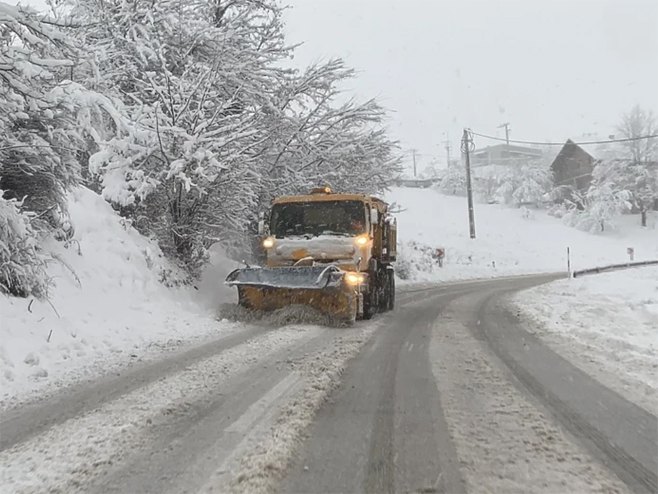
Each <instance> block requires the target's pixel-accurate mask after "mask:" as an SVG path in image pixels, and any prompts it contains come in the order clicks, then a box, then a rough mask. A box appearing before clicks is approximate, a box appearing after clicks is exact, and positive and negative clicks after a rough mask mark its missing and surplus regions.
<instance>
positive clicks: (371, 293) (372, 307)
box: [363, 284, 379, 320]
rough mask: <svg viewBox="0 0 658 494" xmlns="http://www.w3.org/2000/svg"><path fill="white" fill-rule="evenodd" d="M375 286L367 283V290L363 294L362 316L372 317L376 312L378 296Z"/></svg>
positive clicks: (365, 317)
mask: <svg viewBox="0 0 658 494" xmlns="http://www.w3.org/2000/svg"><path fill="white" fill-rule="evenodd" d="M377 293H378V291H377V287H376V286H373V285H372V284H370V285H368V291H367V292H366V293H364V294H363V318H364V319H366V320H368V319H372V316H374V315H375V314H376V313H377V307H378V305H379V297H378V296H377Z"/></svg>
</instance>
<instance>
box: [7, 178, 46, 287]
mask: <svg viewBox="0 0 658 494" xmlns="http://www.w3.org/2000/svg"><path fill="white" fill-rule="evenodd" d="M47 291H48V278H47V275H46V260H45V258H44V256H43V255H42V254H41V253H40V252H39V249H38V241H37V234H36V232H35V231H34V230H33V228H32V226H31V224H30V217H29V216H28V215H27V214H26V213H23V212H21V210H20V203H19V202H18V201H16V200H15V199H9V200H7V199H3V198H2V190H0V292H1V293H5V294H9V295H15V296H19V297H27V296H29V295H33V296H35V297H37V298H43V297H45V296H46V294H47Z"/></svg>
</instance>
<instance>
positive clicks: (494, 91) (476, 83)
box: [286, 0, 658, 162]
mask: <svg viewBox="0 0 658 494" xmlns="http://www.w3.org/2000/svg"><path fill="white" fill-rule="evenodd" d="M287 3H288V4H289V5H290V6H291V8H290V9H289V11H288V12H287V15H286V23H287V30H288V33H289V39H290V41H292V42H304V44H303V46H301V47H300V48H299V50H298V54H297V56H296V60H295V63H296V64H298V65H299V66H303V65H306V64H308V63H310V62H312V61H315V60H318V59H326V58H329V57H342V58H344V59H345V60H346V61H347V62H348V63H349V64H350V65H351V66H352V67H354V68H356V69H357V70H358V71H359V75H358V78H357V79H356V80H354V81H353V82H352V83H351V88H350V89H351V90H353V91H354V92H356V93H357V94H358V95H359V96H360V97H362V98H367V97H371V96H376V97H378V98H379V100H380V101H381V102H382V103H383V104H384V105H385V106H386V107H387V108H389V109H391V110H393V113H392V118H391V121H390V128H391V133H392V134H393V135H394V136H395V137H396V138H397V139H399V140H400V142H401V144H402V146H403V147H404V148H405V149H410V148H417V149H418V150H419V152H420V153H422V159H423V161H425V162H426V161H427V160H428V159H429V157H430V156H433V155H434V156H437V157H439V158H440V159H445V158H444V157H445V150H444V143H443V141H445V140H446V138H447V135H448V134H449V136H450V141H451V143H452V145H453V153H456V149H454V148H455V147H456V146H457V145H458V139H459V137H460V136H461V132H462V129H463V127H470V128H472V129H473V130H476V131H479V132H482V133H486V134H497V135H499V136H504V131H503V130H502V129H497V126H498V125H500V124H501V123H503V122H510V124H511V125H510V127H511V137H512V138H516V139H530V140H559V141H562V140H564V139H566V138H568V137H575V138H577V137H580V136H582V135H583V134H586V133H593V134H594V135H595V136H597V137H607V136H608V135H609V134H611V133H614V127H615V125H616V123H617V122H618V120H619V117H620V115H621V114H622V113H623V112H625V111H627V110H629V109H630V108H631V107H632V106H633V105H634V104H636V103H639V104H640V105H642V106H644V107H646V108H649V109H652V110H653V111H654V113H657V114H658V1H656V0H607V1H606V0H596V1H594V0H591V1H586V0H544V1H539V0H480V1H473V0H466V1H465V0H451V1H443V0H404V1H403V0H287ZM476 144H478V145H479V146H482V145H486V144H489V143H487V142H483V141H482V140H478V141H476ZM453 156H455V155H454V154H453Z"/></svg>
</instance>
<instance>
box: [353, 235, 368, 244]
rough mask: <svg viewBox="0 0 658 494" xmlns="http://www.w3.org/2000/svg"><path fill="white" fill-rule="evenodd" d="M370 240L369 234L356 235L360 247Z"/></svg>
mask: <svg viewBox="0 0 658 494" xmlns="http://www.w3.org/2000/svg"><path fill="white" fill-rule="evenodd" d="M369 240H370V239H369V238H368V235H359V236H358V237H356V238H355V239H354V242H355V243H356V245H358V246H359V247H363V246H364V245H366V244H367V243H368V241H369Z"/></svg>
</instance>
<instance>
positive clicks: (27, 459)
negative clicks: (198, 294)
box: [0, 328, 323, 493]
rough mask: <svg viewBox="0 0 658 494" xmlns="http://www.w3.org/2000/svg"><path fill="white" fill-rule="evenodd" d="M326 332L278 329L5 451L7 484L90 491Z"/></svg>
mask: <svg viewBox="0 0 658 494" xmlns="http://www.w3.org/2000/svg"><path fill="white" fill-rule="evenodd" d="M322 331H323V330H322V329H321V328H306V329H294V328H287V329H279V330H278V331H276V332H269V333H267V334H264V335H261V336H258V337H255V338H253V339H251V340H249V341H247V342H245V343H242V344H239V345H237V346H235V347H233V348H230V349H228V350H226V351H224V352H222V353H220V354H218V355H214V356H211V357H208V358H205V359H203V360H200V361H198V362H195V363H193V364H192V365H189V366H187V367H185V368H183V369H178V370H177V371H176V373H174V374H170V375H167V376H166V377H163V378H160V379H158V380H157V381H155V382H151V383H149V384H147V385H145V386H142V387H139V388H137V389H134V390H132V391H130V392H129V393H126V394H124V395H123V396H120V397H118V398H115V399H112V400H111V401H109V402H107V403H104V404H102V405H100V406H98V407H97V408H95V409H93V410H91V411H88V412H87V413H84V414H83V415H81V416H78V417H75V418H71V419H69V420H67V421H65V422H63V423H59V424H57V425H55V426H53V427H50V428H49V429H47V430H45V431H43V432H42V433H40V434H39V435H37V436H35V437H32V438H30V439H28V440H27V441H24V442H20V443H18V444H15V445H14V446H13V447H11V448H9V449H5V450H4V451H2V452H1V453H0V464H2V465H3V469H2V470H3V473H2V487H3V489H8V490H9V491H11V492H15V493H32V492H43V491H45V490H48V491H49V492H66V493H68V492H74V491H85V490H86V486H88V484H89V482H91V481H92V480H94V479H95V478H96V477H97V476H98V475H102V474H103V473H104V472H106V471H107V470H108V469H110V468H111V467H112V466H113V465H116V464H119V463H121V462H122V461H125V460H127V459H128V458H129V456H130V453H131V452H132V451H133V450H135V449H137V448H139V447H140V446H142V445H143V444H144V443H147V442H148V441H150V440H151V439H152V436H153V435H154V434H157V432H158V427H159V426H161V425H163V424H164V423H167V422H169V421H172V420H174V421H175V420H176V419H177V417H180V416H183V415H185V414H186V413H187V412H188V410H189V409H190V408H191V407H192V406H193V403H194V402H195V401H199V400H204V399H208V393H209V391H212V390H217V389H219V388H221V386H222V385H223V384H225V383H226V382H227V381H228V380H230V379H231V378H232V377H234V376H235V375H237V374H238V373H240V372H243V371H245V370H246V369H249V368H250V367H253V366H254V365H257V364H259V363H260V362H262V361H263V359H264V358H266V357H268V356H271V355H273V354H275V353H276V352H277V351H280V350H282V349H285V348H287V347H290V346H291V345H296V344H302V343H303V342H305V341H308V340H310V339H312V338H314V337H317V336H318V335H320V334H321V333H322Z"/></svg>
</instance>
